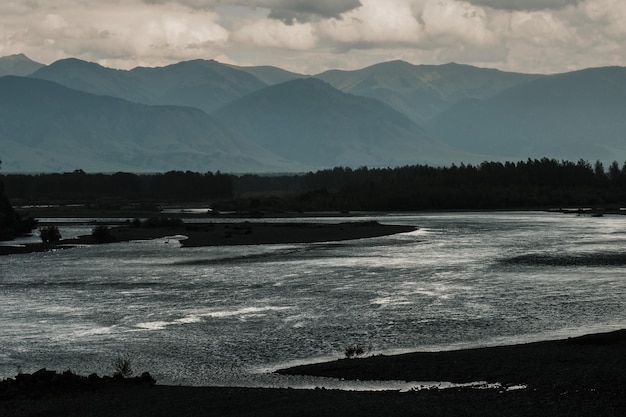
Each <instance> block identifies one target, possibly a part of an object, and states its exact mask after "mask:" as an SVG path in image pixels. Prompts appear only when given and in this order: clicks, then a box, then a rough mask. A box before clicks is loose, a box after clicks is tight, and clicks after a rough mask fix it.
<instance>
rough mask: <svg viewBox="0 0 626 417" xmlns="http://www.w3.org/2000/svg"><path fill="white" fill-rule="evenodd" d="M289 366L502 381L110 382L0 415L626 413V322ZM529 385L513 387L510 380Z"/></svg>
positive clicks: (375, 375)
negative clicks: (478, 385) (408, 386)
mask: <svg viewBox="0 0 626 417" xmlns="http://www.w3.org/2000/svg"><path fill="white" fill-rule="evenodd" d="M281 372H284V373H300V374H302V373H304V374H311V375H332V376H337V377H343V378H346V379H351V378H361V379H376V380H383V379H402V380H411V381H424V380H437V381H454V382H468V381H478V380H484V381H487V382H500V383H502V385H503V387H502V388H497V389H472V388H463V389H445V390H437V389H431V390H422V391H413V392H392V391H387V392H345V391H330V390H321V389H318V390H293V389H254V388H227V387H225V388H217V387H174V386H160V385H154V386H151V385H150V384H138V385H135V384H109V385H106V386H103V387H100V388H92V389H83V390H80V389H75V390H73V391H69V392H68V391H66V392H51V393H45V392H43V393H38V394H37V395H29V394H27V393H24V394H22V395H20V396H17V397H14V398H10V399H4V400H0V416H16V417H17V416H50V417H55V416H120V417H124V416H359V417H362V416H620V417H622V416H626V330H622V331H618V332H613V333H605V334H598V335H589V336H585V337H582V338H575V339H567V340H561V341H552V342H540V343H532V344H525V345H516V346H505V347H495V348H484V349H473V350H461V351H453V352H439V353H414V354H407V355H398V356H377V357H371V358H364V359H350V360H347V359H346V360H340V361H335V362H329V363H324V364H316V365H309V366H303V367H297V368H292V369H289V370H283V371H281ZM518 384H526V385H527V388H525V389H517V390H507V389H506V387H507V386H509V385H518Z"/></svg>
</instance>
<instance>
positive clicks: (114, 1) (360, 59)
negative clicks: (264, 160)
mask: <svg viewBox="0 0 626 417" xmlns="http://www.w3.org/2000/svg"><path fill="white" fill-rule="evenodd" d="M15 53H25V54H26V55H28V56H29V57H31V58H32V59H35V60H37V61H39V62H43V63H50V62H53V61H55V60H57V59H61V58H66V57H77V58H80V59H85V60H89V61H94V62H98V63H100V64H102V65H107V66H113V67H118V68H132V67H134V66H137V65H149V66H155V65H167V64H170V63H173V62H177V61H181V60H187V59H196V58H202V59H210V58H216V59H218V60H220V61H223V62H229V63H233V64H245V65H276V66H281V67H284V68H286V69H290V70H294V71H298V72H304V73H309V74H310V73H316V72H319V71H322V70H325V69H328V68H331V67H336V68H343V69H355V68H362V67H365V66H367V65H371V64H374V63H377V62H380V61H386V60H393V59H404V60H407V61H409V62H412V63H415V64H421V63H428V64H438V63H445V62H449V61H456V62H460V63H467V64H471V65H479V66H490V67H497V68H500V69H504V70H513V71H521V72H562V71H566V70H571V69H578V68H583V67H589V66H601V65H626V1H623V0H523V1H522V0H517V1H516V0H334V1H333V0H319V1H313V0H258V1H256V2H250V1H246V0H100V1H98V2H87V1H85V0H55V1H54V2H53V1H51V0H26V1H24V0H3V1H0V56H4V55H10V54H15Z"/></svg>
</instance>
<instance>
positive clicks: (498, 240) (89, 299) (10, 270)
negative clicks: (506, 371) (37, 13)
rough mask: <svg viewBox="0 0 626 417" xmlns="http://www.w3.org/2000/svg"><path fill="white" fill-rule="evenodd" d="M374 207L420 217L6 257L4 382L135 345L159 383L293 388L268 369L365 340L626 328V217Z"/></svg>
mask: <svg viewBox="0 0 626 417" xmlns="http://www.w3.org/2000/svg"><path fill="white" fill-rule="evenodd" d="M371 219H374V220H378V221H380V222H381V223H389V224H408V225H415V226H416V227H418V228H419V229H418V230H416V231H415V232H411V233H405V234H398V235H394V236H388V237H382V238H374V239H361V240H354V241H346V242H331V243H318V244H293V245H259V246H240V247H206V248H184V249H183V248H180V246H179V244H178V242H177V241H176V240H172V239H160V240H155V241H141V242H131V243H120V244H111V245H102V246H93V247H80V248H74V249H69V250H60V251H56V252H50V253H36V254H28V255H12V256H4V257H0V347H1V349H0V379H1V378H6V377H11V376H14V375H15V374H16V373H17V372H18V370H21V371H23V372H32V371H35V370H37V369H39V368H42V367H47V368H48V369H54V370H58V371H63V370H66V369H71V370H73V371H75V372H78V373H81V374H89V373H91V372H97V373H98V374H100V375H102V374H108V375H110V374H112V372H113V366H112V363H113V361H114V359H115V358H116V357H117V356H118V355H128V356H129V357H130V358H131V360H132V365H133V368H134V370H135V372H136V373H141V372H143V371H150V373H151V374H152V375H153V376H155V377H156V379H157V380H158V382H159V383H163V384H189V385H252V386H298V384H302V381H297V380H294V379H290V378H287V377H280V376H274V375H271V374H268V370H271V369H274V368H276V367H281V366H286V365H291V364H296V363H305V362H312V361H319V360H327V359H336V358H341V357H343V356H344V349H345V348H346V347H347V346H349V345H353V344H356V343H358V344H360V345H362V346H364V347H366V348H367V349H369V348H371V353H372V354H377V353H385V354H390V353H398V352H406V351H414V350H441V349H455V348H462V347H476V346H488V345H498V344H510V343H518V342H527V341H535V340H541V339H555V338H562V337H568V336H575V335H581V334H584V333H589V332H596V331H608V330H614V329H618V328H624V327H626V262H623V261H622V258H621V257H620V256H621V254H622V253H626V216H605V217H600V218H595V217H589V216H575V215H573V214H558V213H539V212H536V213H535V212H507V213H499V212H497V213H424V214H406V215H387V216H382V215H381V216H362V217H358V218H354V219H351V220H355V221H357V220H371ZM280 221H294V220H293V219H292V220H280ZM295 221H329V222H339V221H345V219H341V218H324V219H295ZM60 229H61V233H62V234H63V236H64V237H69V236H71V235H78V234H85V233H89V232H90V226H88V225H81V224H79V223H77V224H76V225H70V226H67V225H65V226H61V227H60ZM625 258H626V257H625Z"/></svg>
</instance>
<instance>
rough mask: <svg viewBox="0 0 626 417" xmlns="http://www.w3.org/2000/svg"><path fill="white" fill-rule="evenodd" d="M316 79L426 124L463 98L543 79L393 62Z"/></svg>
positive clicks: (484, 95)
mask: <svg viewBox="0 0 626 417" xmlns="http://www.w3.org/2000/svg"><path fill="white" fill-rule="evenodd" d="M315 77H316V78H319V79H321V80H324V81H326V82H328V83H329V84H331V85H332V86H334V87H335V88H338V89H339V90H341V91H345V92H348V93H352V94H355V95H360V96H365V97H373V98H377V99H379V100H381V101H384V102H385V103H387V104H389V105H390V106H391V107H393V108H395V109H396V110H398V111H400V112H402V113H404V114H406V115H407V116H409V117H410V118H411V119H412V120H413V121H414V122H416V123H424V122H425V121H427V120H429V119H431V118H433V117H434V116H436V115H437V114H439V113H441V112H442V111H444V110H446V109H447V108H449V107H451V106H452V105H454V104H456V103H458V102H459V101H461V100H463V99H466V98H476V99H484V98H488V97H491V96H493V95H495V94H497V93H499V92H501V91H504V90H506V89H508V88H511V87H514V86H516V85H518V84H521V83H525V82H527V81H530V80H534V79H537V78H541V77H542V76H541V75H532V74H520V73H512V72H503V71H499V70H495V69H485V68H477V67H472V66H469V65H460V64H455V63H450V64H444V65H413V64H409V63H408V62H404V61H390V62H383V63H380V64H376V65H372V66H370V67H367V68H363V69H360V70H355V71H340V70H331V71H326V72H323V73H321V74H318V75H316V76H315Z"/></svg>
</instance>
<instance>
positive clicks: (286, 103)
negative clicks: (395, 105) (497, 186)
mask: <svg viewBox="0 0 626 417" xmlns="http://www.w3.org/2000/svg"><path fill="white" fill-rule="evenodd" d="M213 115H215V117H216V118H218V119H219V120H223V121H224V122H225V123H227V124H228V125H229V126H230V127H231V128H232V129H233V130H236V131H238V132H239V133H241V134H242V135H243V136H246V137H249V138H251V140H253V141H255V142H256V143H257V144H258V145H259V146H261V147H263V148H265V149H268V150H270V151H271V152H273V153H275V154H277V155H280V156H282V157H284V158H286V159H289V160H293V161H297V162H299V163H302V164H306V165H311V166H318V167H333V166H353V167H354V166H360V165H368V166H398V165H405V164H410V163H413V164H415V163H426V162H427V161H430V163H437V164H439V163H443V161H446V160H450V159H451V158H454V157H461V155H460V154H459V153H458V152H455V151H454V150H453V149H450V148H448V147H447V146H445V145H443V144H440V143H437V142H436V141H434V140H433V139H432V138H431V137H430V136H429V135H428V133H427V132H426V131H425V130H423V129H422V128H420V127H419V126H417V125H416V124H415V123H413V122H412V121H411V120H410V119H409V118H408V117H406V116H405V115H403V114H401V113H400V112H397V111H395V110H393V109H392V108H391V107H389V106H387V105H386V104H384V103H383V102H381V101H378V100H375V99H371V98H364V97H359V96H355V95H352V94H347V93H344V92H341V91H339V90H337V89H335V88H333V87H332V86H331V85H330V84H328V83H326V82H324V81H322V80H318V79H316V78H300V79H296V80H292V81H288V82H285V83H281V84H277V85H274V86H271V87H268V88H265V89H263V90H259V91H256V92H254V93H252V94H249V95H247V96H245V97H243V98H241V99H239V100H237V101H235V102H233V103H231V104H229V105H227V106H225V107H223V108H221V109H220V110H218V111H216V112H215V113H213ZM463 156H464V157H466V158H469V156H468V155H463Z"/></svg>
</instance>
